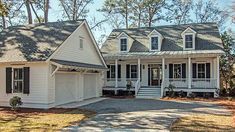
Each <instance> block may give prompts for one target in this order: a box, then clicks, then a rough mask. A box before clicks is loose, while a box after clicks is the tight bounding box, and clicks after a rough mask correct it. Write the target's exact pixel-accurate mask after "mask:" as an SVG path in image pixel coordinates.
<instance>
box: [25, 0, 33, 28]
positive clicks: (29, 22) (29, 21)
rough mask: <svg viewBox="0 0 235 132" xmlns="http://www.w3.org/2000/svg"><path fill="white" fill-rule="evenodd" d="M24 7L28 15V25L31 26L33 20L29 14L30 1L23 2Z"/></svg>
mask: <svg viewBox="0 0 235 132" xmlns="http://www.w3.org/2000/svg"><path fill="white" fill-rule="evenodd" d="M25 6H26V10H27V14H28V24H32V23H33V18H32V13H31V9H30V1H29V0H25Z"/></svg>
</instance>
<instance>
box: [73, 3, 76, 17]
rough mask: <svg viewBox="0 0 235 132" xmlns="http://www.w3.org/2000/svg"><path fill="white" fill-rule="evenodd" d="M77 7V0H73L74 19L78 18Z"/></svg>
mask: <svg viewBox="0 0 235 132" xmlns="http://www.w3.org/2000/svg"><path fill="white" fill-rule="evenodd" d="M76 7H77V0H73V20H76V16H77V13H76V12H77V11H76Z"/></svg>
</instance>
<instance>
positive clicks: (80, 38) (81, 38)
mask: <svg viewBox="0 0 235 132" xmlns="http://www.w3.org/2000/svg"><path fill="white" fill-rule="evenodd" d="M81 40H82V47H81ZM79 49H81V50H83V49H84V38H83V37H79Z"/></svg>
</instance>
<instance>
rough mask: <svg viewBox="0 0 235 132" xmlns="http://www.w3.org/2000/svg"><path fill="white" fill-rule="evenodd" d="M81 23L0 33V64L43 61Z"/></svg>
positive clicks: (24, 28)
mask: <svg viewBox="0 0 235 132" xmlns="http://www.w3.org/2000/svg"><path fill="white" fill-rule="evenodd" d="M83 21H84V20H79V21H64V22H50V23H47V24H31V25H26V26H15V27H9V28H8V29H5V30H4V31H2V32H1V33H0V62H12V61H44V60H46V59H47V58H48V57H49V56H50V55H51V54H52V53H53V52H54V51H55V50H56V49H57V48H58V47H59V46H60V45H61V44H62V43H63V42H64V41H65V40H66V39H67V38H68V37H69V36H70V35H71V34H72V33H73V32H74V31H75V30H76V29H77V28H78V26H79V25H80V24H81V23H82V22H83Z"/></svg>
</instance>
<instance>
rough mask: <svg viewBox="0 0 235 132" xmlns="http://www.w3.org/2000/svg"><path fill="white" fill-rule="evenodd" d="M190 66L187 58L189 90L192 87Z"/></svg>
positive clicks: (189, 60)
mask: <svg viewBox="0 0 235 132" xmlns="http://www.w3.org/2000/svg"><path fill="white" fill-rule="evenodd" d="M191 71H192V64H191V58H190V57H189V58H188V88H189V89H191V87H192V73H191Z"/></svg>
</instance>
